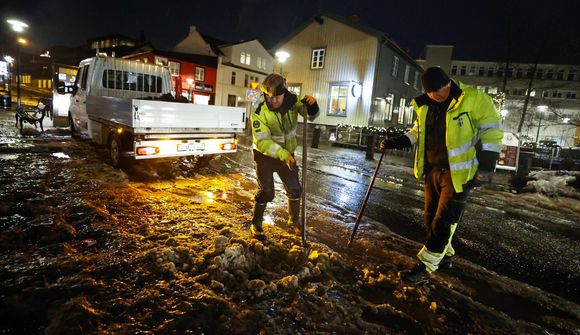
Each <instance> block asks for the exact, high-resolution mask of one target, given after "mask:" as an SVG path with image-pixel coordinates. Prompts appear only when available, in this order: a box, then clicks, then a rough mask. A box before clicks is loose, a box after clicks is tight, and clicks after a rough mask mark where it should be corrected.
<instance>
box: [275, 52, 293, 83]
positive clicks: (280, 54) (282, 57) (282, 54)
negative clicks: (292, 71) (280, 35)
mask: <svg viewBox="0 0 580 335" xmlns="http://www.w3.org/2000/svg"><path fill="white" fill-rule="evenodd" d="M275 55H276V58H277V59H278V62H280V74H281V75H282V77H284V72H283V67H284V63H285V62H286V60H287V59H288V58H289V57H290V54H289V53H287V52H286V51H277V52H276V54H275Z"/></svg>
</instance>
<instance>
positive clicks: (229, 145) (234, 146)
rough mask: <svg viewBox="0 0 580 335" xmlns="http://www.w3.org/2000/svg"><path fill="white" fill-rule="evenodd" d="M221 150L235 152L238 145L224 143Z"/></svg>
mask: <svg viewBox="0 0 580 335" xmlns="http://www.w3.org/2000/svg"><path fill="white" fill-rule="evenodd" d="M220 148H221V149H222V150H234V149H236V144H235V143H222V144H220Z"/></svg>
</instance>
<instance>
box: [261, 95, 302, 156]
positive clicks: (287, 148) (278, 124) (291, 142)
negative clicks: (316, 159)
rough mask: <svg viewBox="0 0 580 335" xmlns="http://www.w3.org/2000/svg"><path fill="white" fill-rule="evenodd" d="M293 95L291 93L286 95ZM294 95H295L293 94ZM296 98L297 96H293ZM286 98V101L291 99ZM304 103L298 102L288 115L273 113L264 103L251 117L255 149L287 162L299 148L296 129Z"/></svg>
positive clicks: (298, 100)
mask: <svg viewBox="0 0 580 335" xmlns="http://www.w3.org/2000/svg"><path fill="white" fill-rule="evenodd" d="M286 94H291V93H286ZM292 95H293V94H292ZM293 96H294V97H295V98H296V96H295V95H293ZM290 98H291V97H290V96H286V97H285V99H290ZM302 106H303V104H302V102H300V99H298V98H296V102H295V103H294V104H293V106H292V107H290V109H289V110H288V112H286V113H281V112H276V111H271V110H270V109H269V108H268V106H267V105H266V102H264V101H262V102H261V103H260V104H259V105H258V108H257V109H256V111H255V112H253V113H252V115H251V126H252V137H253V141H254V144H253V147H254V149H256V150H258V151H259V152H261V153H263V154H264V155H267V156H270V157H273V158H277V159H280V160H282V161H286V159H288V157H289V156H290V155H291V154H293V153H294V150H296V147H297V146H298V140H297V138H296V128H297V125H298V114H300V115H302V113H303V112H302Z"/></svg>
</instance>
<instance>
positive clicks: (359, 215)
mask: <svg viewBox="0 0 580 335" xmlns="http://www.w3.org/2000/svg"><path fill="white" fill-rule="evenodd" d="M384 156H385V150H383V151H382V153H381V158H379V162H378V163H377V167H376V168H375V173H374V174H373V178H372V179H371V182H370V184H369V188H368V189H367V194H366V195H365V199H364V201H363V203H362V205H361V207H360V211H359V212H358V216H357V218H356V222H355V223H354V228H353V229H352V234H350V239H349V240H348V244H347V245H346V246H347V247H350V244H351V243H352V240H354V235H355V234H356V231H357V229H358V225H359V224H360V221H361V219H362V217H363V214H364V211H365V207H367V202H368V201H369V197H370V195H371V190H372V189H373V184H374V183H375V179H376V178H377V174H378V172H379V167H380V166H381V162H382V161H383V157H384Z"/></svg>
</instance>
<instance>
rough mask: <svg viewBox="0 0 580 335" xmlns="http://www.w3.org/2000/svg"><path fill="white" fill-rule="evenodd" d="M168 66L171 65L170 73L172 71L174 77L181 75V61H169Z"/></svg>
mask: <svg viewBox="0 0 580 335" xmlns="http://www.w3.org/2000/svg"><path fill="white" fill-rule="evenodd" d="M167 66H168V67H169V73H171V75H172V76H173V77H179V74H180V72H181V64H180V63H178V62H172V61H169V62H167Z"/></svg>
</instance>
